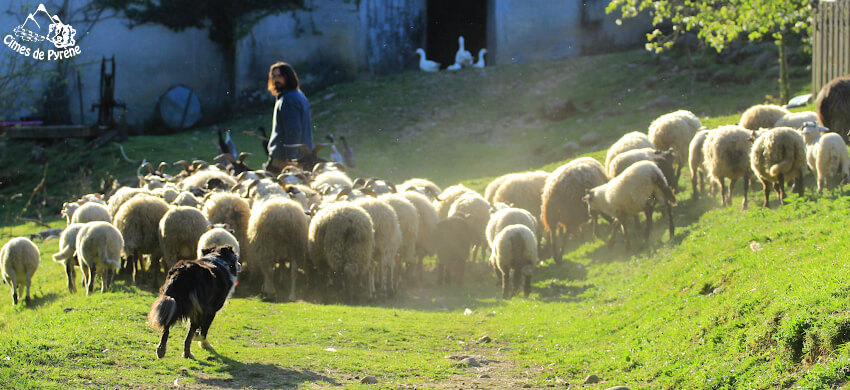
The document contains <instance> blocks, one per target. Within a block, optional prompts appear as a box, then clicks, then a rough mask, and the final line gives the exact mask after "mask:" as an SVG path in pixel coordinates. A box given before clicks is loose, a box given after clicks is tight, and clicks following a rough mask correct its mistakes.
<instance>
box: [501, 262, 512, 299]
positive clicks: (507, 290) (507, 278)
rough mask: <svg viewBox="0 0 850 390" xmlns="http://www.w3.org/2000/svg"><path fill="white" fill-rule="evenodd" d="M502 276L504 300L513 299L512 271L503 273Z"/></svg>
mask: <svg viewBox="0 0 850 390" xmlns="http://www.w3.org/2000/svg"><path fill="white" fill-rule="evenodd" d="M501 274H502V299H510V298H511V270H510V269H508V270H507V271H505V272H503V273H501Z"/></svg>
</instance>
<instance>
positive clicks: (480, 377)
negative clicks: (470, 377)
mask: <svg viewBox="0 0 850 390" xmlns="http://www.w3.org/2000/svg"><path fill="white" fill-rule="evenodd" d="M478 378H479V379H489V378H490V375H487V374H482V375H479V376H478Z"/></svg>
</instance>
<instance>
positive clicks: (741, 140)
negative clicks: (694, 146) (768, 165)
mask: <svg viewBox="0 0 850 390" xmlns="http://www.w3.org/2000/svg"><path fill="white" fill-rule="evenodd" d="M751 147H752V132H751V131H749V130H747V129H745V128H743V127H741V126H738V125H729V126H721V127H719V128H717V130H714V131H712V133H711V136H710V137H708V139H707V140H706V141H705V144H704V145H703V148H702V151H703V155H704V158H705V161H704V162H703V164H704V166H705V170H706V172H707V174H708V177H709V180H710V182H711V183H712V184H714V183H717V184H720V199H721V204H723V206H729V205H731V204H732V188H733V187H735V181H737V180H738V179H743V181H744V200H743V202H742V203H741V208H743V209H746V208H747V193H748V192H749V187H750V176H751V175H752V170H751V169H750V148H751ZM726 179H729V189H728V191H727V188H726Z"/></svg>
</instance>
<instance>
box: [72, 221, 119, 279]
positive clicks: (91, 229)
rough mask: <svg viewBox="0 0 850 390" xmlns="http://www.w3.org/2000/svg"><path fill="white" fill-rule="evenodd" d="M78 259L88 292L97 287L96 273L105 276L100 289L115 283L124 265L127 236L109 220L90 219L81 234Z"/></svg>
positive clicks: (78, 235) (78, 236) (78, 240)
mask: <svg viewBox="0 0 850 390" xmlns="http://www.w3.org/2000/svg"><path fill="white" fill-rule="evenodd" d="M76 246H77V250H76V252H75V253H76V255H77V259H78V260H79V262H80V269H81V270H82V274H83V285H84V286H85V289H86V295H88V294H89V293H90V292H91V291H92V289H93V286H94V276H95V275H97V274H99V275H100V278H101V284H100V292H106V289H108V288H109V287H110V286H111V285H112V279H113V278H114V277H115V272H116V271H118V269H119V268H120V267H121V249H122V248H123V247H124V238H123V237H122V236H121V232H120V231H118V229H117V228H116V227H115V226H113V225H112V224H111V223H109V222H104V221H96V222H89V223H87V224H85V225H83V227H82V228H81V229H80V232H79V233H77V243H76Z"/></svg>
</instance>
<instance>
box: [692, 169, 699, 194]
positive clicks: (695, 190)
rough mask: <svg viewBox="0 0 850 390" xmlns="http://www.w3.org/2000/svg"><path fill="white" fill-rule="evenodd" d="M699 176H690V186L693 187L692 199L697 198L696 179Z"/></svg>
mask: <svg viewBox="0 0 850 390" xmlns="http://www.w3.org/2000/svg"><path fill="white" fill-rule="evenodd" d="M698 178H699V174H696V175H693V176H691V187H692V188H693V189H694V194H693V199H694V200H699V190H698V189H697V181H698V180H697V179H698Z"/></svg>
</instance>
